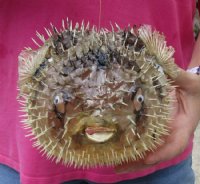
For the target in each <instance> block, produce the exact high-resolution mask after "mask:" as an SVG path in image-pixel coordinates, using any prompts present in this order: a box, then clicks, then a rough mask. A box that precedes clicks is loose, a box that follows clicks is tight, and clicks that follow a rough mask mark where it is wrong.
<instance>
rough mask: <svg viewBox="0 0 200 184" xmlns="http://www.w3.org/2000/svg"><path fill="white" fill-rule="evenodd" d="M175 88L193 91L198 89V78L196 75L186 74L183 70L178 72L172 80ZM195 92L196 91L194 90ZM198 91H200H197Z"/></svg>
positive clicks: (199, 82)
mask: <svg viewBox="0 0 200 184" xmlns="http://www.w3.org/2000/svg"><path fill="white" fill-rule="evenodd" d="M172 80H173V81H174V84H175V85H176V86H179V87H181V88H182V89H187V90H188V89H193V88H194V87H195V88H200V85H199V84H200V77H199V76H197V75H196V74H193V73H189V72H186V71H185V70H183V69H180V70H179V74H178V76H177V77H176V78H173V79H172ZM196 90H197V89H196ZM199 90H200V89H199Z"/></svg>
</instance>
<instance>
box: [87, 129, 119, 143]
mask: <svg viewBox="0 0 200 184" xmlns="http://www.w3.org/2000/svg"><path fill="white" fill-rule="evenodd" d="M115 132H116V129H115V128H108V127H87V128H86V129H85V134H86V136H87V138H88V139H89V140H91V141H93V142H96V143H103V142H106V141H108V140H110V139H111V138H112V137H113V136H114V135H115Z"/></svg>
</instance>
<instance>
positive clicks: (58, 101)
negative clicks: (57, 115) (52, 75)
mask: <svg viewBox="0 0 200 184" xmlns="http://www.w3.org/2000/svg"><path fill="white" fill-rule="evenodd" d="M60 102H61V99H60V97H59V96H55V98H54V104H55V105H56V104H59V103H60Z"/></svg>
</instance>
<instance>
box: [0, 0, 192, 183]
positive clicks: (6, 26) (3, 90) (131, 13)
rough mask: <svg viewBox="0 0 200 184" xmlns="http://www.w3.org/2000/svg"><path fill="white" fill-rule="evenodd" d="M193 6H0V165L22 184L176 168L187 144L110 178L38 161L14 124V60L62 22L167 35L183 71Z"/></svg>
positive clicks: (154, 2)
mask: <svg viewBox="0 0 200 184" xmlns="http://www.w3.org/2000/svg"><path fill="white" fill-rule="evenodd" d="M194 11H195V0H162V1H161V0H134V1H133V0H125V1H124V0H84V1H80V0H60V1H58V0H51V1H47V0H34V1H24V0H18V1H16V0H6V1H5V0H0V97H1V103H0V162H1V163H3V164H7V165H8V166H10V167H12V168H14V169H16V170H18V171H19V172H20V175H21V183H22V184H40V183H41V184H48V183H51V184H57V183H61V182H64V181H68V180H73V179H88V180H91V181H94V182H97V183H114V182H117V181H121V180H127V179H133V178H137V177H140V176H144V175H147V174H149V173H152V172H154V171H156V170H159V169H161V168H165V167H167V166H171V165H173V164H176V163H179V162H180V161H182V160H183V159H185V158H186V157H187V156H188V155H189V154H190V153H191V149H192V143H190V144H189V146H188V147H187V149H186V150H185V151H184V152H183V153H182V154H181V155H179V156H178V157H176V158H174V159H172V160H170V161H167V162H163V163H160V164H158V165H156V166H154V167H151V168H149V169H145V170H142V171H141V170H140V171H135V172H131V173H126V174H115V172H114V170H113V169H112V168H102V169H91V170H85V171H83V170H78V169H74V168H67V167H65V166H63V165H61V164H57V165H56V164H55V163H54V162H51V161H49V160H47V159H46V157H45V156H42V154H41V153H39V151H38V150H36V149H35V148H33V147H32V142H30V141H29V139H28V138H25V136H24V135H25V134H27V132H26V131H25V130H24V129H23V128H22V124H21V123H20V122H19V121H20V118H19V112H18V108H19V105H18V103H17V101H16V96H17V90H16V88H17V83H16V81H17V68H18V66H17V65H18V59H17V57H18V54H19V53H20V51H21V50H22V49H23V48H24V47H25V46H31V47H33V48H35V46H34V44H33V43H32V41H31V37H35V36H34V35H35V31H36V30H37V31H39V32H41V33H44V29H43V27H44V26H45V27H50V26H49V23H50V22H52V23H53V24H54V25H56V26H57V27H58V28H59V27H60V26H61V20H62V19H63V18H66V17H69V19H72V20H73V22H77V21H78V22H81V21H82V19H84V20H85V22H87V21H90V24H91V25H93V24H95V25H97V26H100V27H107V28H109V29H110V21H111V22H113V23H114V22H117V23H118V24H119V25H120V26H121V27H124V26H127V25H128V24H129V23H130V24H131V25H133V24H137V25H140V24H150V25H152V26H154V27H155V28H156V29H157V30H159V31H160V32H163V33H164V34H165V35H166V39H167V42H168V44H169V45H172V46H173V47H174V48H175V50H176V53H175V59H176V62H177V64H178V65H179V66H181V67H182V68H186V67H187V65H188V63H189V61H190V58H191V53H192V49H193V46H194V38H193V30H192V19H193V15H194Z"/></svg>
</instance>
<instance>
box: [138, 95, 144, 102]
mask: <svg viewBox="0 0 200 184" xmlns="http://www.w3.org/2000/svg"><path fill="white" fill-rule="evenodd" d="M137 101H138V102H140V103H142V102H144V96H143V95H138V96H137Z"/></svg>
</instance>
